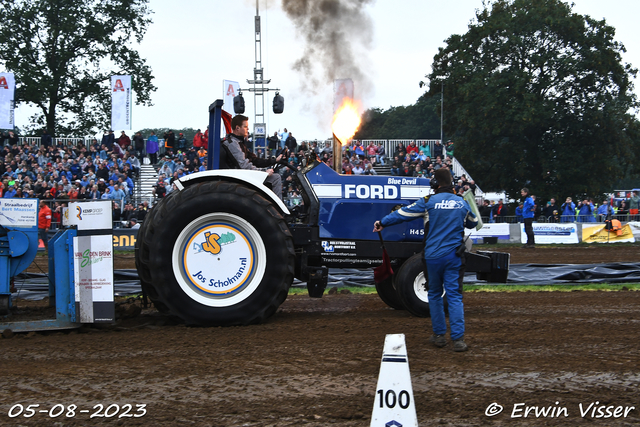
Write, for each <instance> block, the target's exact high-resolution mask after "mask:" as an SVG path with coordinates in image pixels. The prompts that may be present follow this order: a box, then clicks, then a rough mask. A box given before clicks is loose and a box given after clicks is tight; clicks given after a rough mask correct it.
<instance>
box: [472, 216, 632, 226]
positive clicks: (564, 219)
mask: <svg viewBox="0 0 640 427" xmlns="http://www.w3.org/2000/svg"><path fill="white" fill-rule="evenodd" d="M606 219H607V218H606V215H598V216H595V217H594V216H591V215H562V216H560V217H557V218H555V217H552V216H549V217H547V216H544V215H541V216H539V217H537V218H535V219H534V222H542V223H556V224H562V223H581V224H589V223H592V224H602V223H604V222H605V221H606ZM611 219H616V220H618V221H620V222H621V223H625V222H631V221H640V215H629V214H621V215H618V214H613V215H611ZM482 222H484V223H487V224H499V223H505V224H517V223H521V222H523V218H522V217H521V216H516V215H506V216H492V217H489V216H482Z"/></svg>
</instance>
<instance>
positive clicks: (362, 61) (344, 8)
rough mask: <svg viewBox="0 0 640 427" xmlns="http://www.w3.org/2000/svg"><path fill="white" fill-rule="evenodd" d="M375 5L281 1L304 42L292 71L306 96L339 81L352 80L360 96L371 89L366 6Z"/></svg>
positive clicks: (369, 0)
mask: <svg viewBox="0 0 640 427" xmlns="http://www.w3.org/2000/svg"><path fill="white" fill-rule="evenodd" d="M374 2H375V0H282V9H283V10H284V12H285V13H286V14H287V16H288V17H289V18H290V19H291V20H292V22H293V23H294V25H295V27H296V30H297V32H298V33H299V35H300V36H302V37H303V38H304V40H305V49H304V53H303V55H302V57H301V58H298V59H297V60H296V61H295V62H294V64H293V68H294V69H295V70H296V71H299V72H300V73H302V75H303V77H304V78H303V81H302V85H303V88H302V89H303V90H305V91H306V93H313V94H318V93H320V92H322V89H323V88H326V87H327V85H332V84H333V81H334V80H335V79H342V78H351V79H353V81H354V85H355V87H356V92H357V93H359V94H360V95H364V94H366V93H368V92H369V91H370V90H371V89H372V83H371V82H372V79H371V77H370V76H369V74H370V69H369V70H368V66H369V61H368V58H367V56H368V55H367V53H368V51H369V50H370V49H371V46H372V42H373V40H372V39H373V22H372V20H371V18H370V17H369V15H368V13H367V11H366V6H368V5H370V4H373V3H374ZM317 69H320V74H321V77H318V75H317V72H315V70H317Z"/></svg>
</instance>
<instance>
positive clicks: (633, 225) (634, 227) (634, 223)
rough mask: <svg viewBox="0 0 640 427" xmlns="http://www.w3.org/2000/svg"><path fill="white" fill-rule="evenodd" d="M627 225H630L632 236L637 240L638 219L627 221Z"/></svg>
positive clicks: (639, 232) (639, 238)
mask: <svg viewBox="0 0 640 427" xmlns="http://www.w3.org/2000/svg"><path fill="white" fill-rule="evenodd" d="M627 225H628V226H629V227H631V231H632V232H633V237H635V239H636V240H637V241H640V222H638V221H630V222H628V223H627Z"/></svg>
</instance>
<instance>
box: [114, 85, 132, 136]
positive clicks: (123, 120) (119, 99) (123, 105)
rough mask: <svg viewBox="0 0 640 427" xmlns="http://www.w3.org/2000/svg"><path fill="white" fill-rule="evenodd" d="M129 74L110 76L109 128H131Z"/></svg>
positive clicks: (115, 129) (118, 129)
mask: <svg viewBox="0 0 640 427" xmlns="http://www.w3.org/2000/svg"><path fill="white" fill-rule="evenodd" d="M131 99H132V98H131V76H111V129H113V130H114V131H120V130H131Z"/></svg>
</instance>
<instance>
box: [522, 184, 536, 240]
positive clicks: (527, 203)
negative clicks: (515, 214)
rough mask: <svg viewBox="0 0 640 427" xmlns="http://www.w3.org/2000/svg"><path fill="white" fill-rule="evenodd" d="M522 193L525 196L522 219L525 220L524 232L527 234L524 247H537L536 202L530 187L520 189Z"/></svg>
mask: <svg viewBox="0 0 640 427" xmlns="http://www.w3.org/2000/svg"><path fill="white" fill-rule="evenodd" d="M520 195H521V196H522V197H523V198H524V203H523V204H522V221H523V222H524V232H525V233H526V235H527V243H526V244H525V245H524V246H523V248H527V249H533V248H535V247H536V236H535V235H534V234H533V217H534V216H535V213H536V204H535V202H534V201H533V197H531V195H530V194H529V189H528V188H523V189H522V190H520Z"/></svg>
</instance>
